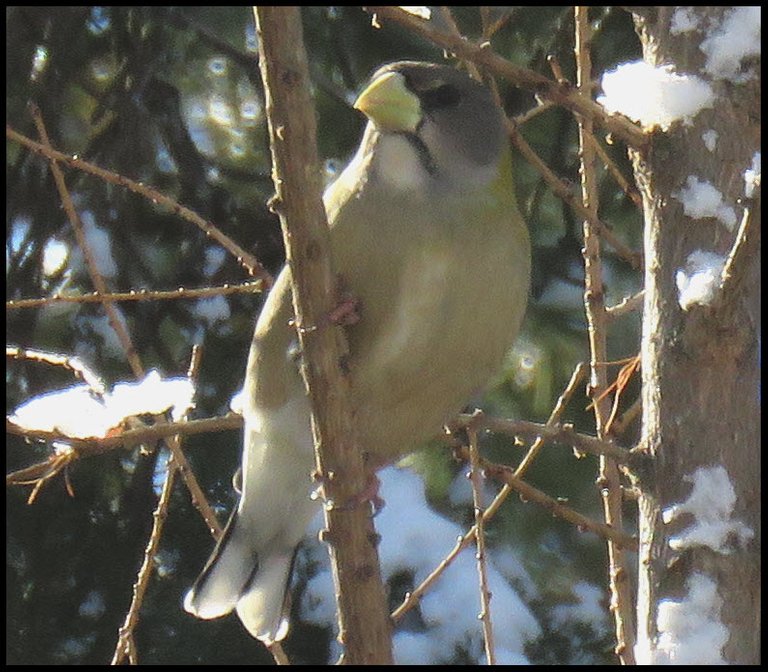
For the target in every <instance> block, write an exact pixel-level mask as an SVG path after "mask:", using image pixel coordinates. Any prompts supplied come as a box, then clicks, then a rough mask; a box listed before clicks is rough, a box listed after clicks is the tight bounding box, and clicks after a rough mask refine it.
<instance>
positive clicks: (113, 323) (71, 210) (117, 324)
mask: <svg viewBox="0 0 768 672" xmlns="http://www.w3.org/2000/svg"><path fill="white" fill-rule="evenodd" d="M31 112H32V118H33V119H34V122H35V126H36V127H37V132H38V134H39V135H40V139H41V140H42V146H43V147H44V148H45V149H47V150H49V151H52V148H51V143H50V141H49V140H48V132H47V131H46V129H45V122H44V121H43V117H42V115H41V114H40V110H39V108H38V107H37V106H36V105H32V107H31ZM50 166H51V173H52V174H53V179H54V182H55V183H56V189H57V190H58V192H59V196H60V197H61V202H62V205H63V206H64V211H65V212H66V213H67V218H68V219H69V223H70V224H71V225H72V230H73V231H74V232H75V238H76V239H77V244H78V246H79V247H80V249H81V250H82V252H83V258H84V259H85V265H86V267H87V268H88V274H89V275H90V277H91V282H92V283H93V286H94V287H95V288H96V291H97V292H99V293H100V294H107V293H108V291H109V290H108V288H107V283H106V282H105V280H104V277H103V276H102V275H101V272H100V271H99V266H98V263H97V261H96V257H95V256H94V254H93V251H92V250H91V246H90V245H89V244H88V240H87V238H86V237H85V232H84V231H83V224H82V222H81V221H80V215H79V214H78V212H77V210H76V209H75V206H74V203H73V202H72V197H71V196H70V194H69V189H67V185H66V182H65V181H64V174H63V173H62V171H61V168H60V167H59V165H58V163H57V161H56V160H55V159H52V160H51V161H50ZM102 305H103V306H104V311H105V312H106V314H107V320H108V321H109V326H110V327H112V330H113V331H114V332H115V334H116V335H117V339H118V341H120V345H121V346H122V348H123V352H124V353H125V356H126V359H127V360H128V364H129V365H130V367H131V370H132V371H133V375H134V376H136V377H137V378H141V377H142V376H143V375H144V367H142V365H141V362H140V361H139V357H138V355H137V353H136V349H135V348H134V346H133V340H132V339H131V335H130V334H129V333H128V329H127V328H126V326H125V320H124V318H123V315H122V313H120V312H118V309H117V307H116V306H115V305H114V304H113V303H112V302H111V301H102Z"/></svg>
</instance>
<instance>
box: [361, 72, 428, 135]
mask: <svg viewBox="0 0 768 672" xmlns="http://www.w3.org/2000/svg"><path fill="white" fill-rule="evenodd" d="M354 108H355V109H356V110H360V111H361V112H362V113H363V114H364V115H365V116H366V117H368V118H369V119H370V120H371V121H372V122H373V124H374V126H376V127H377V128H379V129H380V130H382V131H405V132H409V133H412V132H414V131H415V130H416V127H417V126H418V124H419V121H420V120H421V103H420V102H419V99H418V97H417V96H415V95H414V94H413V93H411V92H410V91H409V90H408V87H406V85H405V78H404V77H403V76H402V75H401V74H400V73H399V72H388V73H386V74H384V75H382V76H381V77H377V78H376V79H375V80H374V81H372V82H371V83H370V84H369V85H368V86H367V87H366V89H365V90H364V91H363V92H362V93H361V94H360V96H359V97H358V98H357V100H356V101H355V104H354Z"/></svg>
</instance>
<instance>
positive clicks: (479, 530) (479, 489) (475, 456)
mask: <svg viewBox="0 0 768 672" xmlns="http://www.w3.org/2000/svg"><path fill="white" fill-rule="evenodd" d="M467 436H468V438H469V448H468V450H469V464H470V471H469V478H470V482H471V484H472V505H473V509H474V512H475V529H476V532H475V535H474V537H475V544H476V545H477V553H476V554H475V559H476V560H477V578H478V584H479V590H480V616H479V618H480V622H481V623H482V625H483V645H484V647H485V659H486V663H487V664H488V665H495V664H496V651H495V648H494V645H493V623H492V621H491V591H490V590H489V589H488V572H487V566H486V554H485V524H484V517H483V516H484V502H483V478H482V474H481V469H480V449H479V448H478V445H477V429H476V428H475V427H473V426H469V427H467Z"/></svg>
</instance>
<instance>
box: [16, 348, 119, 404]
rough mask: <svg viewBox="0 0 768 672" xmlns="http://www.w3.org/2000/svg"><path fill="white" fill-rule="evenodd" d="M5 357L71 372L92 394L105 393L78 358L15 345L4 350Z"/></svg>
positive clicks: (101, 385) (93, 373)
mask: <svg viewBox="0 0 768 672" xmlns="http://www.w3.org/2000/svg"><path fill="white" fill-rule="evenodd" d="M5 356H6V357H10V358H12V359H20V360H27V361H30V362H41V363H43V364H50V365H51V366H60V367H62V368H64V369H67V370H68V371H71V372H72V373H73V374H74V375H75V377H77V378H79V379H80V380H82V381H83V382H84V383H85V384H86V385H87V386H88V387H89V388H90V389H91V391H92V392H94V393H95V394H97V395H103V394H104V393H105V392H106V391H107V388H106V385H105V384H104V381H103V380H102V379H101V378H100V377H99V376H98V374H96V373H95V372H94V371H91V370H90V369H89V368H88V367H87V366H86V365H85V364H83V362H81V361H80V358H79V357H70V356H68V355H60V354H58V353H55V352H43V351H42V350H31V349H29V348H20V347H18V346H15V345H8V346H6V348H5Z"/></svg>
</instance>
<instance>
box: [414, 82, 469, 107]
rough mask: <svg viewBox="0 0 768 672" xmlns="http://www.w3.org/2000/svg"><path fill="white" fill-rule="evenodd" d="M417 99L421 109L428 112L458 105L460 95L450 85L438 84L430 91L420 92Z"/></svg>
mask: <svg viewBox="0 0 768 672" xmlns="http://www.w3.org/2000/svg"><path fill="white" fill-rule="evenodd" d="M419 97H420V98H421V105H422V108H423V109H424V110H425V111H427V112H429V111H431V110H442V109H446V108H449V107H455V106H456V105H458V104H459V100H460V99H461V94H460V93H459V90H458V89H457V88H456V87H455V86H453V85H452V84H440V85H439V86H436V87H434V88H432V89H426V90H424V91H421V92H420V96H419Z"/></svg>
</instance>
